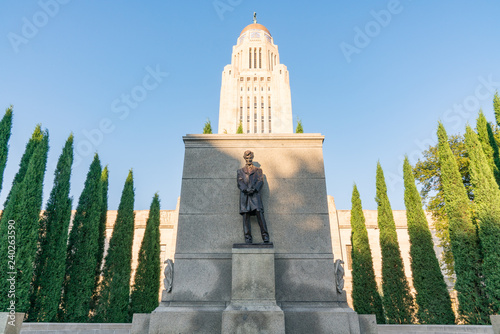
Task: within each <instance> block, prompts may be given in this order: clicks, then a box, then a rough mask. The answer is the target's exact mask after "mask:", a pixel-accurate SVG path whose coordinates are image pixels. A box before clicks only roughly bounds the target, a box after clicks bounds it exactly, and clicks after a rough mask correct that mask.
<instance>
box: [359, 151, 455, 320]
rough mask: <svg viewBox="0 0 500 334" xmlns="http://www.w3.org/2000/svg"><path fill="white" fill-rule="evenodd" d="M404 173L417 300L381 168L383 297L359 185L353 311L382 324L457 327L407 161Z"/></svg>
mask: <svg viewBox="0 0 500 334" xmlns="http://www.w3.org/2000/svg"><path fill="white" fill-rule="evenodd" d="M403 172H404V184H405V195H404V198H405V205H406V217H407V222H408V234H409V236H410V257H411V269H412V273H413V286H414V288H415V291H416V295H415V300H414V297H413V295H412V294H411V292H410V286H409V284H408V281H407V278H406V275H405V271H404V265H403V259H402V257H401V252H400V249H399V243H398V236H397V233H396V224H395V221H394V217H393V213H392V208H391V204H390V203H389V198H388V196H387V186H386V183H385V178H384V173H383V171H382V167H381V166H380V163H378V164H377V173H376V190H377V192H376V198H375V200H376V202H377V205H378V208H377V221H378V227H379V230H380V237H379V238H380V249H381V252H382V296H380V293H379V291H378V290H377V283H376V279H375V273H374V270H373V262H372V255H371V250H370V245H369V242H368V232H367V229H366V225H365V218H364V215H363V210H362V206H361V200H360V196H359V192H358V189H357V188H356V185H354V189H353V194H352V211H351V227H352V235H351V244H352V254H351V256H352V279H353V290H352V298H353V306H354V309H355V310H356V312H358V313H360V314H375V315H376V317H377V323H379V324H384V323H389V324H411V323H414V322H418V323H422V324H453V323H454V322H455V315H454V313H453V310H452V308H451V300H450V296H449V294H448V290H447V288H446V283H445V281H444V277H443V274H442V273H441V270H440V267H439V262H438V260H437V258H436V255H435V253H434V244H433V241H432V236H431V233H430V230H429V227H428V225H427V219H426V217H425V213H424V211H423V209H422V202H421V199H420V195H419V194H418V190H417V187H416V185H415V179H414V177H413V172H412V168H411V166H410V163H409V162H408V159H407V158H405V162H404V169H403Z"/></svg>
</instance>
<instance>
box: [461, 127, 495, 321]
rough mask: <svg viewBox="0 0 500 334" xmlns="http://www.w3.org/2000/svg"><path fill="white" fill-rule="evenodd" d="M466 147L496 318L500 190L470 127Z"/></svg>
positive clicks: (467, 132) (484, 261)
mask: <svg viewBox="0 0 500 334" xmlns="http://www.w3.org/2000/svg"><path fill="white" fill-rule="evenodd" d="M465 144H466V145H467V152H468V153H469V158H470V165H469V168H470V174H471V182H472V185H473V187H474V207H475V212H476V215H477V218H478V227H479V240H480V243H481V249H482V252H483V274H484V278H485V283H486V293H487V295H488V299H489V302H490V306H491V308H492V312H493V313H494V314H497V313H498V312H499V311H500V242H499V240H500V189H499V188H498V184H497V183H496V181H495V178H494V176H493V173H492V170H491V169H490V167H489V166H488V161H487V160H488V159H487V158H486V156H485V154H484V151H483V150H482V149H481V146H482V143H480V141H479V140H478V136H477V135H476V133H475V132H474V131H473V130H472V129H471V128H470V126H467V128H466V132H465Z"/></svg>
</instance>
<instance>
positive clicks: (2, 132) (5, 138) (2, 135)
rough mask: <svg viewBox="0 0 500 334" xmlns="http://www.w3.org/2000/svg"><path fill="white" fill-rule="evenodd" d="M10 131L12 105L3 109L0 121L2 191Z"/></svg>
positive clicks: (0, 175) (0, 183) (0, 178)
mask: <svg viewBox="0 0 500 334" xmlns="http://www.w3.org/2000/svg"><path fill="white" fill-rule="evenodd" d="M11 132H12V106H10V107H9V108H7V110H5V115H4V116H3V118H2V120H1V121H0V191H2V184H3V172H4V171H5V166H6V165H7V155H8V153H9V139H10V134H11Z"/></svg>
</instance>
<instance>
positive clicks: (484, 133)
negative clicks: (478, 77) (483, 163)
mask: <svg viewBox="0 0 500 334" xmlns="http://www.w3.org/2000/svg"><path fill="white" fill-rule="evenodd" d="M476 131H477V136H478V138H479V142H480V143H481V147H482V149H483V152H484V154H485V157H486V160H487V162H488V166H489V167H490V168H491V170H492V171H493V175H494V176H495V180H496V183H497V185H500V166H499V165H497V164H498V163H500V161H499V159H498V145H497V142H496V140H495V138H494V137H493V131H492V130H491V125H490V124H489V123H488V121H487V120H486V117H484V113H483V111H482V110H480V111H479V116H478V118H477V122H476Z"/></svg>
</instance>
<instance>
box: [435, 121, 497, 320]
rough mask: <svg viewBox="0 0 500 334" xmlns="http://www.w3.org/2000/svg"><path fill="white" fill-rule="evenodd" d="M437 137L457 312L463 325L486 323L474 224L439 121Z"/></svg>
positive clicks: (485, 305)
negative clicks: (454, 277)
mask: <svg viewBox="0 0 500 334" xmlns="http://www.w3.org/2000/svg"><path fill="white" fill-rule="evenodd" d="M437 136H438V156H439V164H440V168H441V183H442V186H443V193H444V200H445V212H446V215H447V217H448V221H449V231H450V242H451V249H452V252H453V257H454V259H455V273H456V276H457V279H456V281H455V290H456V291H457V296H458V302H459V306H458V313H459V316H460V320H461V321H463V322H465V323H467V324H486V323H488V316H487V315H488V307H487V301H486V298H485V292H484V288H483V284H482V281H481V277H482V272H481V271H482V269H481V254H480V250H479V242H478V238H477V233H476V227H475V226H474V224H473V222H472V214H471V209H470V207H469V198H468V196H467V191H466V189H465V187H464V184H463V182H462V177H461V175H460V172H459V170H458V166H457V163H456V161H455V157H454V156H453V153H452V152H451V148H450V146H449V144H448V135H447V134H446V130H445V129H444V126H443V124H441V123H439V126H438V130H437Z"/></svg>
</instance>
